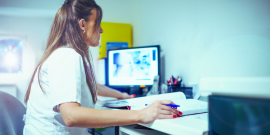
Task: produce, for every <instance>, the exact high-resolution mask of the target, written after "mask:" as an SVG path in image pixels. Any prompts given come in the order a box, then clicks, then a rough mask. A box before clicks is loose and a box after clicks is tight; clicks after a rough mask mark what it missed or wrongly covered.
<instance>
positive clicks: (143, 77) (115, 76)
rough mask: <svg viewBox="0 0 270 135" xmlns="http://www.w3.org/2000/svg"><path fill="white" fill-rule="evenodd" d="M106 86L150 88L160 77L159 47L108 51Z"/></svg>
mask: <svg viewBox="0 0 270 135" xmlns="http://www.w3.org/2000/svg"><path fill="white" fill-rule="evenodd" d="M107 56H108V77H107V78H108V86H117V87H119V86H124V87H126V86H140V85H145V86H151V85H153V80H154V77H155V76H157V75H160V66H159V65H160V62H159V57H160V56H159V45H155V46H145V47H135V48H127V49H116V50H109V51H108V55H107Z"/></svg>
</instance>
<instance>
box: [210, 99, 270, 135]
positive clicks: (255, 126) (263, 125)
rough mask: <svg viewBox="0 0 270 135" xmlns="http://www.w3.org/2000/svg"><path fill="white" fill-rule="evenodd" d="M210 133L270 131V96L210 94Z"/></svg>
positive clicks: (255, 134) (233, 134)
mask: <svg viewBox="0 0 270 135" xmlns="http://www.w3.org/2000/svg"><path fill="white" fill-rule="evenodd" d="M208 103H209V107H208V108H209V135H266V134H269V133H270V115H269V114H270V98H259V97H241V96H228V95H227V96H225V95H211V96H209V100H208Z"/></svg>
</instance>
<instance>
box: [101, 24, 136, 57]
mask: <svg viewBox="0 0 270 135" xmlns="http://www.w3.org/2000/svg"><path fill="white" fill-rule="evenodd" d="M101 27H102V29H103V33H102V34H101V46H100V48H99V58H105V57H106V56H107V46H106V45H107V42H127V43H128V46H129V47H132V46H133V44H132V42H133V41H132V27H131V24H126V23H111V22H101Z"/></svg>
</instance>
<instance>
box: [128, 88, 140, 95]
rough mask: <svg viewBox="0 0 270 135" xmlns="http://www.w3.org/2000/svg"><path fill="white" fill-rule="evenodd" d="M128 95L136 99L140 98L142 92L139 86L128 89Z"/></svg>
mask: <svg viewBox="0 0 270 135" xmlns="http://www.w3.org/2000/svg"><path fill="white" fill-rule="evenodd" d="M129 94H135V95H136V97H141V95H142V92H141V88H140V86H132V87H129Z"/></svg>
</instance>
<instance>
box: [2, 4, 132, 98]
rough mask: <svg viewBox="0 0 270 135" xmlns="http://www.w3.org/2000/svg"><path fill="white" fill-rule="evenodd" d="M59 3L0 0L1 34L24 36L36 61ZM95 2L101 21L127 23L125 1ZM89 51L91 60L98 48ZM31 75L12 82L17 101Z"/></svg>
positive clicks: (43, 46) (21, 95)
mask: <svg viewBox="0 0 270 135" xmlns="http://www.w3.org/2000/svg"><path fill="white" fill-rule="evenodd" d="M63 2H64V0H46V1H36V0H24V1H21V0H8V1H6V0H0V3H1V4H0V20H1V21H0V34H1V36H2V35H5V34H7V35H15V36H16V35H23V36H25V37H26V41H27V43H28V44H29V45H30V47H31V48H32V50H33V52H34V54H35V59H36V63H37V62H38V61H39V60H40V58H41V56H42V54H43V52H44V49H45V46H46V42H47V37H48V35H49V32H50V28H51V25H52V22H53V18H54V15H55V13H56V11H57V10H58V9H59V8H60V7H61V5H62V4H63ZM96 2H97V3H98V4H99V5H100V6H101V7H102V9H103V13H104V15H103V21H106V22H122V23H131V16H130V14H131V10H130V2H129V1H126V0H115V1H111V0H97V1H96ZM127 11H128V12H127ZM91 52H92V56H93V59H97V58H98V56H99V50H98V48H91ZM31 74H32V73H31ZM31 74H29V76H28V77H27V78H25V79H24V80H22V81H19V82H18V83H16V86H17V87H18V95H17V96H18V99H19V100H20V101H21V102H23V99H24V95H25V92H26V90H27V87H28V84H29V80H30V76H31ZM0 82H1V81H0Z"/></svg>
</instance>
